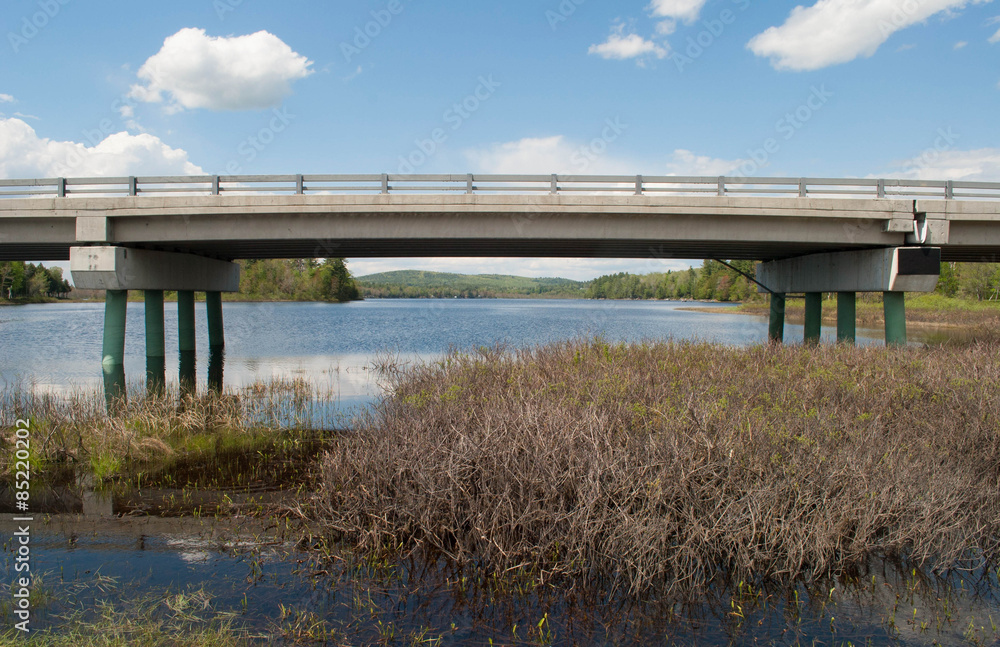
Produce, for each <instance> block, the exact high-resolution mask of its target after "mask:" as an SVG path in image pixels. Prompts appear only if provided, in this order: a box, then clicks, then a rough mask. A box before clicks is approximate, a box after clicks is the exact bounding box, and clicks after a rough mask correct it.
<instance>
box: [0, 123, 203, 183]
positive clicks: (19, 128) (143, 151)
mask: <svg viewBox="0 0 1000 647" xmlns="http://www.w3.org/2000/svg"><path fill="white" fill-rule="evenodd" d="M203 173H204V171H203V170H202V169H201V168H200V167H198V166H196V165H194V164H192V163H191V161H190V160H188V154H187V152H186V151H183V150H181V149H176V148H171V147H169V146H167V145H166V144H164V143H163V142H162V141H160V139H159V138H158V137H154V136H152V135H145V134H144V135H130V134H128V133H126V132H121V133H117V134H114V135H110V136H108V137H107V139H105V140H104V141H102V142H100V143H99V144H97V145H96V146H92V147H88V146H86V145H84V144H79V143H76V142H60V141H54V140H51V139H48V138H43V137H39V136H38V134H37V133H36V132H35V130H34V129H33V128H32V127H31V126H29V125H28V124H27V123H25V122H24V121H21V120H20V119H0V177H2V178H36V177H89V176H98V177H116V176H127V175H199V174H203Z"/></svg>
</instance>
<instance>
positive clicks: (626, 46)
mask: <svg viewBox="0 0 1000 647" xmlns="http://www.w3.org/2000/svg"><path fill="white" fill-rule="evenodd" d="M587 53H588V54H597V55H598V56H600V57H601V58H604V59H613V60H618V61H624V60H628V59H631V58H637V59H643V58H645V57H647V56H655V57H656V58H666V57H667V54H668V51H667V49H666V48H665V47H661V46H660V45H657V44H656V43H654V42H653V41H651V40H646V39H645V38H643V37H642V36H640V35H638V34H627V35H626V34H625V25H623V24H619V25H616V26H615V27H613V28H612V30H611V35H610V36H608V39H607V40H606V41H604V42H603V43H601V44H600V45H591V46H590V49H589V50H587Z"/></svg>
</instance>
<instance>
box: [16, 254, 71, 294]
mask: <svg viewBox="0 0 1000 647" xmlns="http://www.w3.org/2000/svg"><path fill="white" fill-rule="evenodd" d="M71 290H72V287H71V286H70V284H69V281H67V280H66V279H65V278H63V271H62V268H61V267H45V266H44V265H42V264H41V263H39V264H38V265H35V264H34V263H25V262H24V261H4V262H2V263H0V298H3V299H6V300H8V301H16V300H27V301H31V300H40V299H43V298H46V297H49V298H59V299H61V298H65V297H66V296H67V295H69V293H70V291H71Z"/></svg>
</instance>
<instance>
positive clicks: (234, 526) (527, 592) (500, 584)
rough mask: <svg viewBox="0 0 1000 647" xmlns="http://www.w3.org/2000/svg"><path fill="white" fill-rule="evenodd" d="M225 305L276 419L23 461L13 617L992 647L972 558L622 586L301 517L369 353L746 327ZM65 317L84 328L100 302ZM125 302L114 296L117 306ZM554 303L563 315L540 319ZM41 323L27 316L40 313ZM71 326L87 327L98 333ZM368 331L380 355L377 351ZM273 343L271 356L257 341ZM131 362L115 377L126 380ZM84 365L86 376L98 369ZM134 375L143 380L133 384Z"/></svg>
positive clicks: (566, 312) (632, 311)
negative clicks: (784, 580) (271, 383)
mask: <svg viewBox="0 0 1000 647" xmlns="http://www.w3.org/2000/svg"><path fill="white" fill-rule="evenodd" d="M238 305H240V306H241V307H237V308H235V309H234V310H233V311H232V312H234V316H233V317H231V318H228V317H230V312H231V310H227V324H229V323H232V331H239V330H243V331H245V332H246V335H247V336H246V337H236V336H235V335H233V336H232V337H231V339H232V340H233V341H232V343H231V345H230V351H229V354H230V357H229V363H228V364H227V379H228V381H229V384H230V385H231V387H232V385H236V386H238V387H241V388H246V389H250V390H251V391H252V390H253V389H254V388H255V386H254V384H255V383H256V382H255V380H260V379H262V377H263V378H266V379H271V380H277V381H279V382H281V383H282V384H285V387H283V388H282V389H277V391H278V392H280V394H281V395H280V396H278V397H276V398H271V397H270V396H267V397H263V398H262V399H261V400H260V401H258V402H256V403H254V402H252V401H251V400H252V399H251V398H245V399H244V400H243V401H241V405H240V406H242V407H243V408H244V414H246V416H247V418H248V419H250V420H254V421H256V422H257V423H258V424H260V425H263V426H264V427H266V428H272V429H275V430H278V429H280V430H283V431H280V432H279V431H275V432H274V434H273V436H272V437H271V438H270V440H263V441H262V440H260V439H258V440H255V441H254V442H253V443H251V444H250V445H249V446H232V445H218V446H214V447H207V448H204V451H200V452H192V453H191V454H190V455H189V456H187V457H185V458H182V459H177V460H171V461H166V462H164V463H163V464H161V465H160V466H158V467H155V466H154V467H145V468H143V469H141V470H138V471H132V472H130V473H128V474H126V475H124V476H122V477H121V478H117V479H115V480H113V481H109V482H99V483H98V482H95V480H94V478H93V477H92V476H91V475H90V474H91V472H90V471H89V470H85V469H81V468H78V467H75V466H73V465H71V464H69V463H67V464H63V465H62V466H54V467H48V468H46V469H45V470H44V472H43V473H40V474H38V475H37V477H36V478H35V479H34V480H33V482H32V488H31V511H32V518H33V521H32V523H31V556H32V560H33V561H32V565H31V572H32V574H33V577H34V579H33V582H32V598H31V605H32V612H33V615H32V624H31V628H32V629H33V630H35V631H49V630H51V631H55V632H64V631H67V630H68V629H70V628H76V627H79V626H80V625H81V623H84V624H86V623H98V624H99V621H100V620H101V619H102V618H109V617H110V618H113V622H120V621H121V619H122V618H125V619H128V618H138V617H147V618H148V617H154V618H157V619H158V620H159V621H162V622H163V623H164V626H166V627H177V628H179V629H180V630H181V631H184V630H185V628H190V627H194V626H208V625H211V624H212V623H227V624H226V626H231V627H232V628H233V630H235V631H238V632H240V633H241V634H243V635H245V636H247V637H248V638H250V639H252V640H253V641H254V642H260V643H261V644H271V643H274V642H277V643H282V642H283V643H287V644H301V643H310V642H323V641H328V642H330V643H332V644H357V645H367V644H399V645H416V644H434V645H450V644H453V645H536V644H537V645H548V644H553V645H631V644H641V645H650V644H664V645H667V644H678V643H681V644H712V645H715V644H740V645H743V644H787V645H795V644H810V645H811V644H823V645H835V644H836V645H847V644H853V645H864V644H871V645H897V644H913V645H934V644H942V645H967V644H980V645H991V644H995V643H997V641H998V640H1000V629H998V627H997V624H1000V600H998V597H997V591H998V585H997V579H996V573H995V572H988V571H983V570H982V569H977V568H975V567H973V568H971V569H970V570H969V571H968V572H964V573H950V574H947V575H946V576H940V577H938V576H933V575H930V574H928V573H926V572H925V571H924V570H921V569H918V568H915V567H914V566H913V565H910V564H905V563H902V564H890V563H883V562H878V563H872V564H869V566H868V568H867V569H865V570H863V571H860V572H858V573H854V574H852V575H851V576H850V577H845V578H842V579H840V580H836V581H827V582H821V583H818V584H814V585H811V586H808V587H807V586H805V585H803V584H801V583H800V584H794V585H788V586H782V587H777V588H763V589H762V588H759V587H758V586H757V585H756V584H755V583H746V582H718V583H714V584H713V585H711V586H710V587H708V588H706V589H697V590H685V589H684V588H683V587H682V586H678V587H675V589H674V590H671V591H665V592H660V594H658V595H657V596H654V597H650V598H645V599H635V598H632V597H629V596H627V595H624V594H622V593H621V592H620V591H616V589H615V588H614V586H613V583H612V582H606V583H591V584H589V585H588V586H584V585H582V584H581V583H579V582H571V581H560V580H551V579H549V578H547V577H546V574H545V573H537V572H521V571H513V572H504V573H484V572H483V571H482V570H481V569H476V568H471V567H467V568H465V569H464V570H463V569H462V568H460V567H458V566H456V565H454V564H451V563H450V562H449V561H448V560H447V559H445V558H443V557H442V556H441V555H435V554H417V555H390V556H384V557H382V558H379V559H374V558H367V559H366V558H363V557H361V556H358V555H356V554H354V553H353V552H352V551H351V550H350V548H349V547H345V546H339V545H331V544H326V543H323V542H322V541H321V540H320V539H318V537H319V536H320V533H319V532H318V531H317V530H316V529H314V528H311V527H310V525H309V524H308V523H307V522H306V521H304V516H305V515H304V514H303V513H305V512H307V508H308V505H309V493H310V492H311V491H312V488H311V486H312V484H313V482H314V479H315V478H316V474H315V466H316V459H317V457H318V456H319V455H320V454H321V453H322V451H323V447H324V446H325V444H326V443H327V442H329V440H330V438H331V437H332V436H333V435H334V434H338V433H345V432H344V430H345V429H347V428H349V426H350V416H351V415H353V413H352V412H356V410H357V407H359V406H364V405H366V404H368V403H370V402H371V401H372V399H373V398H374V397H376V395H377V394H378V393H379V392H380V389H379V387H378V380H377V378H376V376H375V374H376V371H374V370H373V366H372V362H373V360H374V361H376V362H377V361H378V358H380V357H381V358H385V357H387V356H395V357H402V358H404V361H413V360H414V359H416V358H422V359H424V360H427V359H428V358H433V357H435V356H437V355H439V354H440V353H442V352H444V351H446V350H447V348H448V347H449V346H451V345H459V346H460V347H471V345H473V344H476V343H484V344H494V343H503V342H512V343H514V344H515V345H523V344H524V343H529V342H533V341H534V342H537V343H541V342H544V341H547V340H551V339H558V338H565V336H567V335H574V334H588V333H592V332H595V331H596V332H604V333H607V332H608V331H617V332H613V333H612V334H610V335H609V336H610V337H611V338H615V339H617V338H621V339H642V338H645V337H649V336H657V335H667V336H670V335H677V336H679V337H699V336H701V337H704V338H709V339H716V340H721V341H723V342H725V343H734V344H744V343H750V340H752V339H758V338H760V339H762V338H763V335H764V334H765V329H766V322H758V321H755V320H754V319H753V318H749V317H743V316H739V315H718V314H703V315H698V314H697V313H684V312H682V311H680V310H679V309H678V308H677V307H676V306H675V305H671V304H592V303H586V304H575V303H557V304H551V305H550V304H538V303H523V302H513V303H503V302H500V303H486V302H466V303H461V304H453V303H451V302H443V303H440V304H430V305H428V306H426V307H427V308H429V310H427V311H426V312H425V313H424V315H422V316H423V319H419V318H418V320H419V321H421V322H422V323H423V324H424V325H423V328H422V330H423V331H424V332H423V334H424V335H426V337H427V338H420V331H414V330H411V329H410V328H408V327H407V322H409V323H412V322H413V321H414V317H415V316H416V315H415V313H418V312H419V311H420V310H419V308H420V307H421V304H413V303H382V304H379V303H374V304H371V305H368V306H364V305H361V304H358V308H363V307H369V308H371V309H372V311H373V312H374V316H375V319H374V323H371V322H369V324H367V328H365V327H364V326H365V324H364V322H363V321H362V319H363V317H362V319H359V320H357V321H355V319H353V318H357V317H361V316H362V315H359V310H358V309H357V308H355V309H354V310H351V311H348V310H346V309H342V310H331V309H326V308H320V307H316V306H314V305H312V304H306V305H301V306H300V305H298V304H287V307H286V304H278V305H275V304H266V305H265V306H261V307H263V308H264V309H265V310H266V311H267V315H268V316H267V317H263V318H260V317H258V316H257V314H259V313H258V310H259V309H260V307H257V306H255V305H253V304H245V305H244V304H238ZM227 308H230V306H229V305H228V304H227ZM18 312H27V319H26V320H25V322H24V323H25V325H26V326H27V327H28V328H29V329H30V330H31V331H32V332H31V334H32V335H35V336H36V337H38V339H39V340H41V339H48V338H49V337H47V335H51V331H50V332H49V333H46V332H45V330H44V329H42V328H39V327H38V326H39V325H40V322H41V323H44V322H45V321H48V319H46V317H48V316H49V314H50V312H52V311H49V310H44V311H41V310H40V311H37V312H35V311H27V310H25V311H18ZM255 313H257V314H255ZM330 313H336V317H338V318H341V319H343V321H339V320H338V322H337V326H341V325H343V326H346V328H344V330H348V329H350V330H351V332H350V333H349V334H348V335H344V336H341V335H338V334H336V331H337V330H340V328H336V327H335V329H331V324H330V322H328V321H327V323H326V324H324V326H320V327H319V329H322V330H324V331H326V332H324V333H323V334H322V335H318V336H316V337H315V338H313V339H311V340H309V341H308V343H307V344H306V346H307V348H306V351H304V354H302V355H294V354H292V353H291V352H289V350H288V349H287V348H286V347H285V342H287V341H288V340H287V339H285V338H284V337H282V336H281V335H282V333H281V330H282V329H283V327H284V326H287V325H290V324H289V322H290V321H294V320H296V319H297V318H301V317H304V318H305V319H306V320H315V321H318V320H320V319H323V320H324V321H325V319H324V317H326V316H327V315H329V314H330ZM84 314H86V315H87V316H90V315H94V317H92V318H94V319H95V321H99V317H97V314H99V312H97V313H94V312H89V311H88V312H86V313H84ZM139 314H141V313H140V312H131V310H130V317H133V318H135V317H138V315H139ZM566 317H569V321H570V322H572V323H573V325H572V326H570V327H569V328H565V329H563V328H560V325H561V323H560V322H562V321H564V320H565V318H566ZM310 318H312V319H310ZM56 319H58V318H56ZM56 319H53V320H52V321H50V322H49V323H48V324H45V325H52V326H56V325H59V324H58V322H57V321H56ZM78 321H79V320H78ZM4 323H9V322H4ZM92 323H93V322H92ZM427 324H430V326H428V325H427ZM317 325H318V324H317ZM615 326H619V327H618V328H616V327H615ZM359 327H360V328H359ZM428 327H429V328H430V329H432V332H431V333H427V329H428ZM727 327H728V328H727ZM92 328H93V330H91V329H92ZM382 328H384V329H385V330H388V331H394V332H393V334H394V335H396V336H395V337H392V338H384V339H382V340H381V342H378V341H374V342H373V341H366V342H365V343H360V342H359V341H358V340H359V339H360V338H359V335H360V334H361V333H362V332H363V333H366V334H369V335H375V334H376V333H377V331H378V330H381V329H382ZM7 330H9V327H8V329H7ZM359 330H360V331H361V332H359ZM95 331H96V332H95ZM401 331H402V332H401ZM22 332H23V331H22ZM83 333H86V334H84V337H87V335H89V336H91V337H95V340H96V339H97V336H98V335H99V327H97V328H95V327H94V326H93V325H92V326H90V327H88V328H87V330H86V331H83ZM790 334H796V333H795V331H794V330H793V331H791V332H790ZM827 334H828V335H829V334H830V331H827ZM407 335H409V337H408V336H407ZM88 338H89V337H88ZM130 339H131V338H130ZM274 339H277V340H278V342H280V343H278V342H276V344H277V345H276V346H275V345H274V344H271V343H270V340H274ZM869 341H871V340H869ZM39 343H41V342H39ZM96 343H97V342H96V341H94V343H93V344H91V345H94V344H96ZM379 343H382V344H383V345H382V346H379V345H378V344H379ZM345 344H346V345H347V346H349V345H351V344H360V347H361V350H363V351H365V352H364V353H361V354H357V353H355V354H351V355H349V356H348V355H341V354H340V353H343V352H344V351H345V349H346V347H347V346H345ZM386 345H388V346H390V347H392V348H394V349H395V350H392V351H386V350H385V348H386ZM18 348H19V349H20V350H18V351H17V353H16V357H13V356H10V355H9V356H8V359H7V360H5V361H4V362H0V364H2V365H0V377H4V378H5V379H8V380H14V381H21V382H26V383H28V384H33V385H35V386H36V387H38V388H39V389H41V390H42V391H45V392H52V393H56V394H65V393H67V392H69V391H71V390H73V389H77V388H84V387H86V385H90V384H91V382H92V381H93V377H92V375H93V373H94V372H95V371H91V370H90V369H89V368H87V366H85V365H84V360H83V359H81V357H77V356H74V355H72V353H70V354H69V355H67V356H60V355H59V352H60V351H59V348H58V344H55V347H53V348H46V350H45V352H44V353H42V357H41V358H40V361H38V362H37V363H36V365H35V369H33V368H32V366H33V364H32V362H33V359H32V353H31V352H27V351H24V345H23V344H21V345H19V346H18ZM273 348H277V351H276V352H275V353H269V352H265V351H264V349H273ZM90 350H93V349H90ZM73 352H76V353H79V352H80V351H78V350H74V351H73ZM85 354H86V353H85ZM135 355H136V354H135V353H133V360H131V361H132V362H133V364H132V365H130V366H131V370H132V375H133V376H137V375H138V376H141V368H142V367H141V364H140V363H136V361H135V357H134V356H135ZM11 357H13V359H11ZM88 357H89V355H88ZM345 357H347V358H348V359H347V360H345V359H344V358H345ZM66 362H69V364H66ZM66 366H71V370H70V371H69V373H66V371H65V370H64V368H65V367H66ZM94 368H96V369H97V370H99V362H95V363H94ZM36 369H37V370H36ZM9 383H10V382H8V384H9ZM317 383H318V384H320V386H319V387H317V386H316V384H317ZM81 385H82V386H81ZM91 386H92V385H91ZM201 388H202V389H203V388H204V387H203V386H202V387H201ZM314 388H315V391H314ZM134 390H135V392H136V393H139V392H141V390H142V385H141V383H135V389H134ZM316 393H322V394H323V395H321V396H320V397H317V396H316ZM269 398H270V399H269ZM0 404H2V405H3V406H4V407H5V408H6V407H9V406H11V403H10V402H7V401H2V402H0ZM255 416H256V417H255ZM317 429H318V430H322V431H314V430H317ZM15 494H16V490H15V488H14V481H13V480H12V479H10V478H9V477H8V478H6V479H4V480H0V538H2V541H3V547H4V553H5V555H4V560H3V576H2V578H0V586H3V587H5V588H6V589H7V590H3V591H0V622H2V623H3V625H4V626H5V627H8V628H9V627H12V626H13V625H14V623H15V621H16V618H15V617H14V615H13V608H12V605H13V601H14V597H13V596H14V591H13V589H14V587H15V585H14V583H15V582H16V580H17V578H18V576H19V572H18V571H16V566H17V561H16V555H17V551H18V545H17V543H16V542H15V539H14V538H15V533H16V532H17V531H18V529H19V528H20V527H21V526H20V525H19V524H20V523H21V522H18V521H15V520H14V519H15V514H16V512H15V504H16V499H15ZM973 566H974V565H973Z"/></svg>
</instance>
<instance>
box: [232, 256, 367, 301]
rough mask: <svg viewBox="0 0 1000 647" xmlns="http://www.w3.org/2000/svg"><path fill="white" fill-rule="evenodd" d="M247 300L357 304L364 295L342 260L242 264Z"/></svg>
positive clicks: (242, 293) (242, 292)
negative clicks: (355, 302) (352, 302)
mask: <svg viewBox="0 0 1000 647" xmlns="http://www.w3.org/2000/svg"><path fill="white" fill-rule="evenodd" d="M238 263H239V265H240V267H241V275H240V298H242V299H245V300H247V301H337V302H345V301H356V300H358V299H360V298H361V292H360V290H359V289H358V286H357V285H356V284H355V282H354V277H352V276H351V273H350V271H348V269H347V265H346V264H345V263H344V259H342V258H327V259H324V260H316V259H297V260H276V259H265V260H249V261H238Z"/></svg>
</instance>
